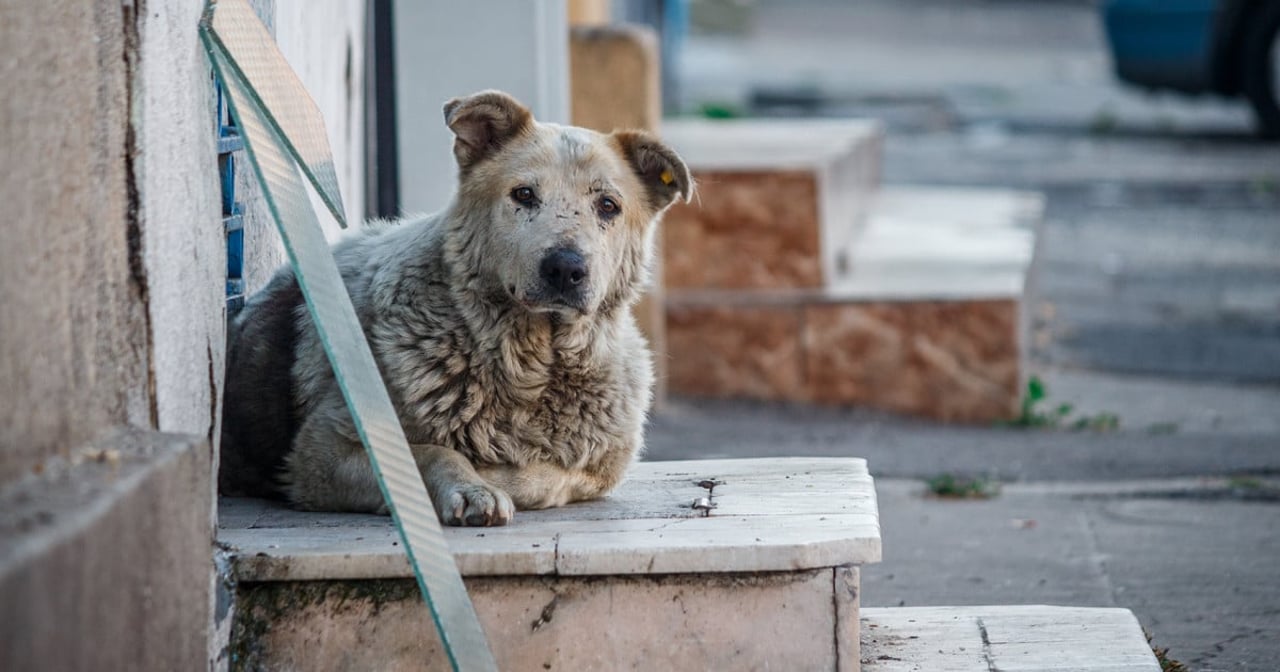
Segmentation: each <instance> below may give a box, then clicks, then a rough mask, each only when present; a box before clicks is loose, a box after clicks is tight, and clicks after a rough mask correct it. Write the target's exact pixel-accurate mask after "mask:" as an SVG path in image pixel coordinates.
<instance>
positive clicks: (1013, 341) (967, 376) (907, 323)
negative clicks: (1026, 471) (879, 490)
mask: <svg viewBox="0 0 1280 672" xmlns="http://www.w3.org/2000/svg"><path fill="white" fill-rule="evenodd" d="M1018 310H1019V308H1018V301H1017V300H1012V299H1004V300H1000V299H989V300H963V301H936V300H934V301H868V300H860V299H848V300H843V301H841V300H829V299H827V298H825V297H821V296H816V295H790V296H786V295H776V294H775V295H769V296H764V297H751V296H742V295H737V296H729V295H720V296H716V295H711V294H701V295H697V296H684V297H681V298H680V299H674V298H673V299H670V300H668V303H667V338H668V344H669V348H670V350H671V379H670V385H671V389H672V391H673V392H675V393H677V394H689V395H694V396H709V397H728V398H735V397H736V398H748V399H766V400H788V401H807V402H815V403H825V404H846V405H852V404H856V405H865V406H871V407H876V408H882V409H885V410H889V411H895V412H900V413H908V414H913V415H921V416H926V417H930V418H936V419H939V420H947V421H961V422H988V421H992V420H999V419H1005V418H1008V417H1010V416H1011V415H1012V414H1013V413H1014V412H1015V411H1016V407H1017V402H1018V393H1019V371H1020V366H1019V359H1020V356H1019V348H1018V331H1019V328H1018Z"/></svg>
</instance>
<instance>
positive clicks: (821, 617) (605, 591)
mask: <svg viewBox="0 0 1280 672" xmlns="http://www.w3.org/2000/svg"><path fill="white" fill-rule="evenodd" d="M467 591H468V593H469V594H470V595H471V599H472V602H473V603H474V604H475V607H476V611H477V612H478V614H479V617H480V622H481V624H482V625H483V627H484V629H485V633H486V635H487V636H488V639H489V643H490V646H492V647H493V653H494V657H495V658H496V659H497V662H498V669H501V670H529V671H530V672H543V671H545V670H622V669H694V670H750V669H778V670H857V669H858V660H859V648H858V647H859V640H858V620H857V619H858V570H857V569H856V568H853V567H837V568H830V569H819V570H808V571H802V572H774V573H764V574H757V573H750V574H712V575H702V574H678V575H658V576H652V575H650V576H602V577H479V578H471V579H468V580H467ZM424 633H425V636H424ZM231 650H232V657H233V658H232V659H233V661H234V662H233V664H232V669H297V670H435V669H447V668H448V659H447V657H446V655H445V652H444V650H443V648H442V647H441V645H440V642H439V639H438V638H437V636H436V635H435V631H434V628H433V627H432V625H431V622H430V616H429V615H428V613H427V610H426V608H425V607H424V606H423V604H422V598H421V597H420V595H419V593H418V589H417V585H416V584H415V583H414V582H413V581H412V580H407V579H402V580H381V581H319V582H286V583H260V584H242V585H241V587H240V590H239V595H238V597H237V622H236V627H235V631H234V633H233V639H232V649H231Z"/></svg>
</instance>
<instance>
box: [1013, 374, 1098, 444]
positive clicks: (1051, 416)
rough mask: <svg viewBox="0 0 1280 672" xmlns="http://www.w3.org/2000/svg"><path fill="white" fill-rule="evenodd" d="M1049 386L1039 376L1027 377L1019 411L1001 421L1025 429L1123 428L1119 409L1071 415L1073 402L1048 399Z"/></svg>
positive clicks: (1079, 429) (1073, 408) (1077, 429)
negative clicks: (1117, 412) (1112, 411)
mask: <svg viewBox="0 0 1280 672" xmlns="http://www.w3.org/2000/svg"><path fill="white" fill-rule="evenodd" d="M1047 397H1048V389H1047V388H1046V387H1045V384H1044V381H1042V380H1040V378H1039V377H1038V376H1031V378H1030V379H1028V380H1027V390H1026V393H1025V394H1023V395H1022V404H1021V406H1020V407H1019V409H1018V415H1016V416H1014V417H1013V418H1012V419H1010V420H1005V421H1003V422H999V423H997V424H998V425H1000V426H1004V427H1019V428H1023V429H1029V428H1044V429H1063V428H1065V429H1070V430H1072V431H1077V432H1078V431H1084V430H1092V431H1095V432H1111V431H1115V430H1117V429H1119V428H1120V416H1118V415H1116V414H1115V413H1098V414H1096V415H1081V416H1077V417H1074V418H1073V417H1071V414H1072V413H1073V412H1075V407H1074V406H1072V405H1071V404H1058V405H1057V406H1052V405H1051V404H1049V402H1048V398H1047Z"/></svg>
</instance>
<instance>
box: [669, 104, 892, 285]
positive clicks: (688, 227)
mask: <svg viewBox="0 0 1280 672" xmlns="http://www.w3.org/2000/svg"><path fill="white" fill-rule="evenodd" d="M662 133H663V137H664V138H665V139H666V140H667V142H668V143H670V144H671V145H672V146H673V147H674V148H675V149H676V150H677V151H678V152H680V154H681V156H683V157H684V159H685V161H686V162H687V163H688V164H689V166H690V168H691V169H692V170H693V174H694V179H695V180H696V182H697V197H696V200H695V201H694V202H693V203H691V204H687V205H684V204H681V205H677V206H675V207H673V208H672V209H671V210H670V211H669V212H668V213H667V215H666V217H665V219H664V223H663V226H662V231H663V251H664V254H665V259H664V264H665V268H664V272H663V282H664V285H665V287H666V288H668V289H672V290H676V289H780V288H791V289H797V288H819V287H824V286H826V285H827V284H829V283H831V282H833V281H835V280H836V279H837V278H839V277H840V276H841V275H842V274H843V272H844V270H845V269H846V268H847V265H848V259H847V250H848V248H849V245H850V243H851V241H852V240H853V239H854V237H855V236H856V235H857V233H858V232H859V231H860V230H861V228H862V227H863V226H864V225H865V220H866V215H867V212H868V207H869V204H870V202H871V198H872V196H873V194H874V193H875V191H876V189H877V188H878V186H879V181H880V160H881V144H882V139H883V135H884V131H883V129H882V127H881V126H880V124H879V123H878V122H874V121H866V120H750V121H746V120H744V121H701V120H698V121H689V120H673V121H667V122H665V123H664V124H663V128H662Z"/></svg>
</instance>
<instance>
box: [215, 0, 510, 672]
mask: <svg viewBox="0 0 1280 672" xmlns="http://www.w3.org/2000/svg"><path fill="white" fill-rule="evenodd" d="M223 12H228V13H229V14H234V16H235V17H236V20H235V21H226V22H224V21H220V20H219V19H218V17H219V15H221V14H222V13H223ZM246 12H247V14H246ZM250 18H251V19H252V20H249V19H250ZM200 34H201V39H202V40H203V42H204V45H205V49H206V50H207V51H208V53H209V57H210V59H211V60H212V62H213V66H214V69H215V71H216V72H217V74H218V76H219V77H220V78H221V80H222V82H223V85H224V86H225V87H226V91H227V94H228V95H227V99H228V103H229V108H230V110H231V114H232V116H233V117H234V118H235V120H236V123H237V124H238V125H239V127H240V133H241V135H242V136H243V138H244V142H245V150H246V152H247V154H248V157H249V163H250V164H251V165H252V166H253V170H254V173H255V175H257V177H258V181H259V183H260V184H261V185H262V191H263V195H264V196H265V198H266V202H267V205H268V207H269V209H270V211H271V214H272V216H273V218H274V219H275V222H276V226H277V227H278V228H279V230H280V235H281V237H282V238H283V240H284V245H285V249H286V251H287V252H288V255H289V260H290V262H291V263H292V264H293V270H294V273H295V274H296V275H297V279H298V284H299V285H300V286H301V288H302V292H303V295H304V297H305V298H306V303H307V308H308V309H309V310H310V312H311V316H312V319H313V320H314V322H315V325H316V329H317V330H318V331H319V333H320V338H321V341H322V342H323V344H324V349H325V352H326V353H327V354H328V356H329V362H330V363H331V364H332V366H333V370H334V373H335V375H336V377H337V380H338V383H339V385H340V387H341V389H342V394H343V396H344V398H345V399H346V402H347V407H348V408H350V409H351V415H352V417H353V418H354V419H355V426H356V430H357V431H358V432H359V434H360V440H361V442H363V443H364V446H365V449H366V450H367V452H368V454H369V461H370V462H371V464H372V466H373V471H374V474H376V475H377V478H378V485H379V486H380V487H381V488H382V494H383V497H384V498H385V499H386V502H387V506H388V508H389V509H390V510H391V517H392V520H393V521H394V522H395V526H396V529H397V530H398V531H399V533H400V537H401V539H403V540H404V547H405V551H406V552H407V553H408V555H409V562H410V564H411V565H412V566H413V572H414V575H415V576H416V577H417V579H418V586H419V587H420V588H421V590H422V596H423V598H424V599H425V600H426V603H427V606H428V608H429V609H430V610H431V616H432V618H433V619H434V621H435V625H436V629H437V631H438V632H439V633H440V639H441V641H442V642H443V643H444V647H445V651H446V652H447V653H448V656H449V660H450V662H451V663H452V665H453V669H454V670H496V669H497V667H496V664H495V662H494V659H493V654H492V653H491V652H490V651H489V647H488V644H487V642H486V641H485V637H484V632H483V630H482V629H481V627H480V621H479V619H477V618H476V613H475V609H474V607H473V606H472V604H471V600H470V598H469V597H468V596H467V592H466V588H465V586H464V585H463V583H462V576H461V575H460V574H459V573H458V568H457V564H456V563H455V561H454V559H453V555H452V554H451V553H450V552H449V548H448V545H447V544H446V542H445V538H444V533H443V531H442V530H441V528H440V521H439V519H438V518H437V517H436V513H435V509H434V508H433V507H432V505H431V499H430V497H429V496H428V494H427V490H426V487H425V486H424V485H423V482H422V475H421V473H420V472H419V471H418V467H417V464H416V463H415V462H414V459H413V454H412V452H411V451H410V450H409V443H408V441H407V440H406V439H405V436H404V430H403V429H402V428H401V426H400V421H399V418H398V417H397V415H396V412H395V409H394V408H393V407H392V405H391V398H390V397H389V396H388V394H387V390H386V386H385V385H384V383H383V382H382V379H381V377H380V376H379V374H378V369H377V366H376V365H375V362H374V359H373V353H372V351H371V350H370V349H369V344H368V342H367V341H366V340H365V336H364V333H363V331H362V330H361V328H360V323H359V321H358V319H357V318H356V312H355V308H354V307H353V306H352V304H351V298H350V297H349V296H348V294H347V290H346V286H345V285H344V284H343V281H342V276H341V274H340V273H339V271H338V266H337V263H336V262H335V261H334V258H333V254H332V252H331V251H330V248H329V245H328V243H327V242H326V240H325V237H324V233H323V231H322V230H321V228H320V222H319V220H318V218H317V216H316V212H315V210H313V209H312V207H311V202H310V200H309V199H308V197H307V193H306V186H305V183H304V182H303V180H302V178H301V177H300V176H299V174H298V164H297V163H296V162H295V159H297V160H300V161H302V166H303V171H304V172H306V173H307V174H308V176H309V177H311V178H312V180H313V183H314V180H315V175H318V174H323V173H324V172H325V165H326V164H327V166H328V172H332V164H333V161H332V153H331V152H330V150H329V147H328V140H327V138H326V136H325V134H324V133H323V124H319V125H318V126H317V123H316V119H317V118H318V117H319V110H318V108H316V106H315V103H314V101H311V99H310V96H308V95H307V93H306V91H305V89H301V88H294V87H292V86H284V85H276V86H273V85H272V84H271V83H272V82H276V80H278V79H290V78H291V80H292V81H293V82H297V78H296V76H294V75H293V72H292V70H291V69H290V68H289V65H288V63H287V62H286V61H285V60H284V57H283V55H281V54H280V52H279V50H278V49H277V48H276V46H275V43H274V41H272V40H270V36H269V34H267V33H266V29H265V27H264V26H262V24H261V22H260V21H258V19H257V16H256V15H254V14H253V11H252V9H251V8H250V7H249V6H248V4H247V3H246V2H245V1H244V0H217V2H216V3H213V4H211V5H209V8H208V10H207V11H206V14H205V17H204V19H203V20H202V21H201V26H200ZM263 35H266V36H267V39H265V40H264V39H263ZM237 64H238V65H239V67H237ZM249 64H252V65H249ZM246 66H247V67H246ZM264 79H265V80H266V81H262V80H264ZM298 86H299V87H300V83H299V84H298ZM266 90H270V91H272V92H273V93H272V94H271V95H269V96H264V95H262V93H263V91H266ZM294 96H301V97H304V98H306V103H298V102H296V101H294V100H292V97H294ZM275 104H280V105H283V106H284V108H283V112H284V113H281V112H282V110H281V109H276V108H274V107H273V105H275ZM273 112H275V113H276V114H275V115H274V116H273V114H272V113H273ZM317 128H319V129H320V130H319V132H317V131H316V129H317ZM291 130H298V131H299V135H295V136H293V137H292V142H290V137H289V133H290V131H291ZM320 144H323V146H322V147H319V146H317V145H320ZM308 157H320V162H321V163H320V165H318V166H311V167H310V170H308V167H307V164H306V160H307V159H308ZM317 189H321V187H320V186H319V185H317ZM332 189H333V197H334V201H335V202H336V203H339V204H340V203H341V199H340V197H338V196H337V181H336V178H335V179H334V180H333V183H332Z"/></svg>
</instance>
